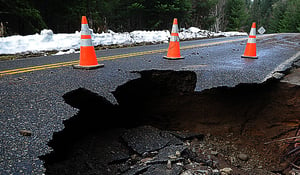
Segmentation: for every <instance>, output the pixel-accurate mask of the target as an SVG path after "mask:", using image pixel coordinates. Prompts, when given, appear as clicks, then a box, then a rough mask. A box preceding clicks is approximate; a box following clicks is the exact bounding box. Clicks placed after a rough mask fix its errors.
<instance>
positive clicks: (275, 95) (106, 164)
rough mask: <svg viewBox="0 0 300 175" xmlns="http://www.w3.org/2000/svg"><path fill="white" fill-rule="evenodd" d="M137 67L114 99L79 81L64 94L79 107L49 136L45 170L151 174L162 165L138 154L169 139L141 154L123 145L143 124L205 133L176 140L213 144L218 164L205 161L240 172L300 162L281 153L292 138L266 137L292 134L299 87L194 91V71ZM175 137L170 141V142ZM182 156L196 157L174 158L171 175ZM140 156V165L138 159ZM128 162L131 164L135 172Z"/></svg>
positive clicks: (271, 84)
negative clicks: (242, 157)
mask: <svg viewBox="0 0 300 175" xmlns="http://www.w3.org/2000/svg"><path fill="white" fill-rule="evenodd" d="M139 73H140V74H141V77H140V78H138V79H135V80H132V81H129V82H127V83H126V84H124V85H122V86H119V87H118V88H117V89H116V90H115V91H114V92H112V93H113V95H114V96H115V98H116V99H117V101H118V105H114V104H112V103H110V102H109V101H108V100H106V99H105V98H104V97H102V96H99V95H98V94H97V93H94V92H91V91H90V90H88V89H84V88H79V89H76V90H73V91H71V92H68V93H66V94H65V95H64V96H63V98H64V100H65V102H66V103H67V104H69V105H70V106H72V107H74V108H78V109H79V112H78V113H77V114H76V115H75V116H73V117H72V118H70V119H69V120H66V121H64V125H65V128H64V129H63V130H62V131H60V132H57V133H54V135H53V139H52V140H51V141H50V142H49V143H48V145H49V146H50V147H52V148H53V151H52V152H51V153H50V154H47V155H44V156H42V157H40V158H41V159H42V160H43V161H44V162H45V164H44V166H45V168H46V174H51V175H52V174H61V175H64V174H153V173H155V172H156V173H157V172H158V169H163V168H165V167H166V165H167V163H166V162H164V161H160V162H159V161H158V162H155V163H149V164H147V162H146V163H145V162H143V160H145V159H146V158H148V159H149V160H150V158H153V157H155V156H157V154H159V150H160V149H163V148H166V147H167V146H168V145H169V144H170V143H171V141H170V140H169V141H168V142H164V144H162V145H163V146H161V148H159V149H154V150H153V151H149V152H147V153H146V152H145V153H142V152H139V151H137V149H135V147H134V146H132V143H130V144H129V141H128V137H124V132H125V133H127V132H128V130H131V129H134V128H139V127H142V126H147V127H146V128H148V129H149V127H150V126H151V128H155V129H149V130H150V131H152V130H153V132H154V131H155V132H156V133H159V134H158V136H157V137H159V138H161V137H163V138H164V139H165V138H166V137H165V135H166V133H165V131H167V132H168V133H171V135H172V132H175V131H179V132H183V131H184V132H191V133H198V136H199V135H201V136H204V138H203V139H200V138H199V137H198V138H197V137H196V138H190V140H188V139H187V138H184V139H182V138H180V140H181V141H182V144H185V145H186V144H187V142H189V144H187V145H188V147H191V145H193V144H192V143H194V140H195V139H196V140H198V141H199V142H200V143H199V145H202V147H200V148H201V149H202V153H204V154H205V157H206V159H208V158H207V155H208V154H209V152H206V149H207V150H210V151H211V150H216V152H217V153H219V154H214V155H212V156H215V159H214V160H216V161H217V162H218V163H217V164H216V165H215V164H213V163H211V164H207V165H206V164H205V166H206V167H209V166H211V167H213V168H215V169H217V170H220V169H222V168H224V167H230V168H232V169H233V171H234V172H235V173H239V174H249V173H250V172H252V173H253V172H254V171H255V172H256V173H255V174H260V173H259V172H261V174H265V173H266V172H269V173H282V174H285V173H287V172H288V171H291V170H292V169H295V168H296V167H295V166H297V165H298V166H299V163H300V162H299V161H300V160H299V154H296V153H297V152H294V153H293V154H287V153H288V152H289V151H291V150H293V147H292V145H293V144H291V143H286V142H274V143H273V142H272V143H269V142H270V141H274V140H278V139H282V138H288V137H293V136H295V133H296V132H297V131H298V130H299V126H300V122H299V116H300V88H299V86H297V85H292V84H288V83H282V82H280V81H279V80H273V79H272V80H269V81H267V82H265V83H262V84H240V85H238V86H236V87H231V88H229V87H218V88H212V89H208V90H204V91H201V92H195V91H194V89H195V86H196V81H197V79H196V74H195V73H194V72H192V71H169V70H165V71H160V70H149V71H142V72H139ZM146 130H147V129H146ZM138 131H139V132H143V130H141V131H140V130H138ZM136 132H137V131H136ZM173 135H174V134H173ZM173 135H172V136H173ZM122 136H123V137H122ZM146 136H147V134H145V137H146ZM175 136H176V135H175ZM131 137H134V136H131ZM124 138H125V139H124ZM126 138H127V139H126ZM137 138H139V137H137ZM141 138H142V137H141ZM172 138H173V137H172ZM176 138H177V139H178V137H177V136H176ZM151 139H152V138H151ZM171 140H172V139H171ZM289 141H290V142H291V141H295V140H289ZM172 142H174V140H172ZM159 143H160V142H159V141H158V143H157V144H158V145H159ZM180 143H181V142H180ZM180 143H178V142H176V144H175V143H174V144H175V147H176V146H178V145H180ZM133 144H134V143H133ZM145 144H147V143H145ZM207 146H209V148H208V147H207ZM146 147H147V148H149V147H151V146H149V145H148V146H147V145H146ZM173 147H174V145H173ZM200 148H198V147H197V150H198V149H200ZM178 149H179V148H178ZM191 150H193V151H194V150H195V149H194V148H193V149H191ZM193 151H192V152H193ZM296 151H297V150H296ZM185 152H186V151H185ZM240 152H243V153H246V154H247V155H248V156H249V157H250V159H249V160H247V161H241V160H236V159H234V158H235V155H237V153H240ZM182 154H183V153H182ZM206 154H207V155H206ZM148 159H147V160H148ZM206 159H205V160H206ZM209 159H211V157H210V156H209ZM187 160H189V161H191V160H192V162H193V160H195V161H196V160H199V159H196V158H195V157H193V159H192V158H191V157H188V159H185V157H183V158H182V159H178V160H176V161H175V163H176V164H174V166H172V168H170V167H169V171H172V173H173V174H180V173H183V172H185V171H187V170H188V166H186V165H188V164H191V162H186V161H187ZM201 160H202V161H198V163H199V162H200V163H199V164H201V162H202V165H203V162H207V161H203V160H204V158H203V159H201ZM141 162H143V163H144V164H145V167H139V166H138V165H140V163H141ZM180 163H181V164H180ZM177 164H178V166H177ZM146 165H147V166H146ZM179 165H180V166H179ZM294 165H295V166H294ZM160 166H162V167H163V168H161V167H160ZM133 167H135V168H136V167H137V168H136V169H137V170H136V171H133V170H132V169H133ZM175 167H176V168H177V169H176V171H175ZM139 168H140V169H139ZM173 170H174V171H173ZM217 170H216V171H217ZM166 171H167V170H166ZM203 171H205V170H203ZM207 171H208V170H207ZM151 172H152V173H151ZM219 172H221V171H219ZM172 173H171V174H172Z"/></svg>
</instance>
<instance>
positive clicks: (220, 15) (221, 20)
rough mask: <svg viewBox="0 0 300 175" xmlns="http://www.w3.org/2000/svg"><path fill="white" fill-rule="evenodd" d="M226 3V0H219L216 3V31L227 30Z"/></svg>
mask: <svg viewBox="0 0 300 175" xmlns="http://www.w3.org/2000/svg"><path fill="white" fill-rule="evenodd" d="M225 4H226V0H219V2H218V3H217V4H216V8H215V12H214V15H215V17H216V21H215V25H214V31H215V32H219V31H224V30H225V23H226V22H225Z"/></svg>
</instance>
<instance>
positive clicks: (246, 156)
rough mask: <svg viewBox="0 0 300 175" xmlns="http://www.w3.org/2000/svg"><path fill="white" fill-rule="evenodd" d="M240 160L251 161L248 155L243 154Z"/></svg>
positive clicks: (240, 155) (239, 156)
mask: <svg viewBox="0 0 300 175" xmlns="http://www.w3.org/2000/svg"><path fill="white" fill-rule="evenodd" d="M238 158H239V159H240V160H243V161H247V160H249V156H248V155H247V154H243V153H241V154H239V155H238Z"/></svg>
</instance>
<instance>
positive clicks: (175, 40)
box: [164, 18, 184, 60]
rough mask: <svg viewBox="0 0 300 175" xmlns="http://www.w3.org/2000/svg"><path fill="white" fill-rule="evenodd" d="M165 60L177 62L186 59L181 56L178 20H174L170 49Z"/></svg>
mask: <svg viewBox="0 0 300 175" xmlns="http://www.w3.org/2000/svg"><path fill="white" fill-rule="evenodd" d="M164 58H165V59H170V60H176V59H183V58H184V57H182V56H180V45H179V34H178V23H177V18H174V20H173V26H172V32H171V38H170V43H169V49H168V53H167V56H164Z"/></svg>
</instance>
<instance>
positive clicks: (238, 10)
mask: <svg viewBox="0 0 300 175" xmlns="http://www.w3.org/2000/svg"><path fill="white" fill-rule="evenodd" d="M225 13H226V19H227V20H226V22H227V28H226V30H227V31H231V30H233V31H239V30H243V28H244V27H245V24H246V22H247V18H248V16H247V14H246V5H245V1H244V0H228V1H227V4H226V12H225Z"/></svg>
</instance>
